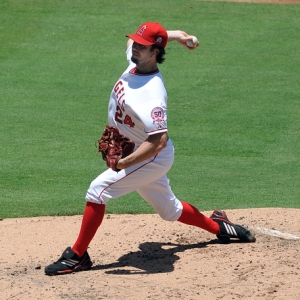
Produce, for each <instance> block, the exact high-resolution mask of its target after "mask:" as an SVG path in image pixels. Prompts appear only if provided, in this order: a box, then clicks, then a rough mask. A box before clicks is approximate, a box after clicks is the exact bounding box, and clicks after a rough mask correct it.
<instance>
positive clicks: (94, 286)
mask: <svg viewBox="0 0 300 300" xmlns="http://www.w3.org/2000/svg"><path fill="white" fill-rule="evenodd" d="M299 213H300V210H297V209H280V208H278V209H251V210H228V211H227V214H228V216H229V218H230V219H231V220H232V221H234V222H236V223H240V224H242V225H244V224H246V225H248V227H249V228H250V229H251V230H253V231H254V232H255V233H256V238H257V241H256V243H252V244H240V243H231V244H228V245H222V244H219V243H218V241H217V239H216V238H215V236H214V235H211V234H209V233H207V232H205V231H203V230H200V229H198V228H195V227H190V226H187V225H184V224H181V223H179V222H174V223H170V222H166V221H163V220H161V219H160V218H159V217H158V216H157V215H106V216H105V219H104V220H103V223H102V226H101V227H100V229H99V231H98V232H97V234H96V236H95V238H94V240H93V241H92V243H91V245H90V248H89V254H90V256H91V258H92V260H93V262H94V265H93V267H92V270H90V271H86V272H79V273H75V274H70V275H62V276H53V277H49V276H46V275H44V267H45V266H46V265H48V264H49V263H51V262H53V261H55V260H57V259H58V258H59V256H60V255H61V253H62V251H63V250H64V249H65V248H66V247H67V246H69V245H70V246H72V244H73V242H74V241H75V239H76V237H77V233H78V231H79V228H80V224H81V216H72V217H37V218H30V219H27V218H25V219H4V220H3V221H1V222H0V230H1V235H0V241H1V248H2V251H1V258H0V262H1V269H0V289H1V299H35V300H36V299H118V300H119V299H131V300H134V299H138V300H141V299H160V300H161V299H174V300H175V299H176V300H177V299H182V300H188V299H190V300H195V299H287V300H288V299H295V300H296V299H299V288H300V263H299V262H300V239H299V237H300V228H299V224H298V217H296V216H299ZM205 214H206V215H207V216H209V215H210V214H211V212H205Z"/></svg>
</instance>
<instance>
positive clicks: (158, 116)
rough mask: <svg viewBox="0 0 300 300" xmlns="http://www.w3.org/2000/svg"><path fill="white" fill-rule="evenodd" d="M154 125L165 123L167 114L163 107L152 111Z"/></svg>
mask: <svg viewBox="0 0 300 300" xmlns="http://www.w3.org/2000/svg"><path fill="white" fill-rule="evenodd" d="M151 118H152V120H153V123H161V122H164V121H165V114H164V110H163V108H162V107H155V108H153V109H152V111H151Z"/></svg>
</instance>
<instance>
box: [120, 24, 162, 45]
mask: <svg viewBox="0 0 300 300" xmlns="http://www.w3.org/2000/svg"><path fill="white" fill-rule="evenodd" d="M126 36H127V37H129V38H131V39H132V40H133V41H135V42H136V43H138V44H141V45H144V46H151V45H157V46H161V47H163V48H165V47H166V45H167V43H168V34H167V31H166V29H165V28H164V27H162V26H161V25H160V24H158V23H156V22H146V23H144V24H142V25H141V26H140V27H139V29H138V30H137V32H136V33H134V34H126Z"/></svg>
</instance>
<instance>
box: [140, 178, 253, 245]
mask: <svg viewBox="0 0 300 300" xmlns="http://www.w3.org/2000/svg"><path fill="white" fill-rule="evenodd" d="M137 192H138V193H139V194H140V195H141V196H142V197H143V198H144V199H145V200H146V201H147V202H148V203H149V204H150V205H152V206H153V208H154V209H155V210H156V211H157V212H158V214H159V215H160V216H161V217H162V218H163V219H164V220H167V221H175V220H177V221H179V222H181V223H184V224H187V225H192V226H196V227H199V228H202V229H204V230H206V231H208V232H210V233H213V234H216V235H217V237H218V238H219V240H220V241H221V242H223V243H228V242H229V241H230V239H231V238H235V239H239V240H240V241H241V242H255V237H254V236H253V235H252V233H251V232H250V231H249V230H247V229H246V228H244V227H243V226H241V225H237V224H234V223H232V222H230V221H229V220H228V218H227V215H226V213H225V212H224V211H219V210H216V211H214V212H213V214H212V215H211V217H206V216H205V215H204V214H202V213H201V212H200V211H199V210H198V209H197V208H196V207H194V206H193V205H191V204H189V203H186V202H183V201H179V200H178V199H177V198H176V197H175V195H174V193H173V192H172V190H171V188H170V186H169V180H168V179H167V177H166V176H163V177H162V178H160V179H159V180H157V181H155V182H153V183H150V184H149V185H147V186H143V187H141V188H140V189H138V190H137Z"/></svg>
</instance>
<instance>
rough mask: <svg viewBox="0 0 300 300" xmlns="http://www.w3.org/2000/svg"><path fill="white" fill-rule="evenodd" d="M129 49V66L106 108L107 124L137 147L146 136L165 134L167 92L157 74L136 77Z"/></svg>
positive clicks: (115, 87) (136, 73) (158, 73)
mask: <svg viewBox="0 0 300 300" xmlns="http://www.w3.org/2000/svg"><path fill="white" fill-rule="evenodd" d="M131 55H132V47H129V48H128V49H127V60H128V61H129V62H130V64H129V66H128V68H127V69H126V71H125V72H124V73H123V74H122V76H121V77H120V79H119V80H118V81H117V83H116V84H115V86H114V88H113V90H112V92H111V95H110V101H109V106H108V123H109V125H110V126H116V127H117V128H118V129H119V130H120V132H121V133H123V134H124V135H126V136H128V137H129V138H130V139H131V140H133V141H134V142H135V143H136V147H138V146H139V145H140V144H141V143H143V142H144V141H145V140H146V139H147V137H148V135H151V134H155V133H158V132H164V131H167V130H168V129H167V92H166V89H165V86H164V82H163V78H162V75H161V73H160V72H159V70H157V71H155V72H153V73H150V74H139V73H138V72H137V70H136V68H135V64H134V63H132V62H131V60H130V58H131Z"/></svg>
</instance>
